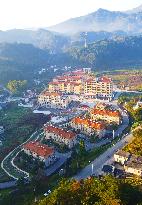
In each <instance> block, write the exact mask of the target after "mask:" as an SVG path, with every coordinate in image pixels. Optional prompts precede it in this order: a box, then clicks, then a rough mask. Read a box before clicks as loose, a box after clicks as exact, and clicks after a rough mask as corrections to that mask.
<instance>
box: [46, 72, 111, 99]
mask: <svg viewBox="0 0 142 205" xmlns="http://www.w3.org/2000/svg"><path fill="white" fill-rule="evenodd" d="M48 89H49V91H50V92H54V91H60V92H63V93H74V94H84V96H85V97H87V96H89V97H91V98H96V97H99V98H105V99H110V100H111V99H112V97H113V83H112V80H111V79H110V78H108V77H101V78H96V77H95V76H94V75H93V74H92V73H91V72H87V71H83V70H78V71H73V72H69V73H66V75H63V76H57V77H56V78H54V79H53V81H52V82H50V83H49V88H48Z"/></svg>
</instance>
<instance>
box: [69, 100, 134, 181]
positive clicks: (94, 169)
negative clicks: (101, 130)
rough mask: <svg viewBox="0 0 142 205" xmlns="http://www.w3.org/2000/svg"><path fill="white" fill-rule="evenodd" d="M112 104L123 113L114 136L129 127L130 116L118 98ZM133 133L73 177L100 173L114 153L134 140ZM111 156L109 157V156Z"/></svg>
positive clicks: (79, 177) (77, 177) (85, 176)
mask: <svg viewBox="0 0 142 205" xmlns="http://www.w3.org/2000/svg"><path fill="white" fill-rule="evenodd" d="M111 104H113V105H115V106H116V107H117V108H118V109H119V110H120V112H121V114H122V124H121V126H119V128H118V129H117V131H116V132H115V134H114V137H115V138H116V137H117V136H119V135H121V134H122V132H123V131H124V130H125V129H126V128H127V127H128V124H129V117H128V115H127V113H126V112H125V111H124V110H121V109H120V108H119V107H118V105H117V100H115V101H113V102H112V103H111ZM132 137H133V136H132V134H129V135H127V136H125V137H124V138H122V139H121V140H120V141H118V142H117V143H116V144H115V145H114V146H113V147H111V148H109V149H108V150H107V151H106V152H104V153H103V154H102V155H100V156H99V157H98V158H97V159H95V160H94V161H93V162H91V164H89V165H88V166H86V167H85V168H84V169H83V170H81V172H79V173H78V174H77V175H76V176H74V177H73V178H75V179H83V178H87V177H88V176H90V175H92V174H95V175H98V174H100V172H101V169H102V167H103V165H104V164H106V163H107V161H108V160H109V159H110V158H112V157H113V155H114V153H115V152H116V151H117V150H118V149H121V148H122V147H124V145H126V143H129V142H130V141H131V140H132ZM108 156H109V157H108Z"/></svg>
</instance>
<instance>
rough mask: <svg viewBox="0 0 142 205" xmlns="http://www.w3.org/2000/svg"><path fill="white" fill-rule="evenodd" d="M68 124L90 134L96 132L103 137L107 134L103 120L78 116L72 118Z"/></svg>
mask: <svg viewBox="0 0 142 205" xmlns="http://www.w3.org/2000/svg"><path fill="white" fill-rule="evenodd" d="M68 125H70V126H71V127H73V128H74V129H75V130H80V131H81V132H82V133H84V134H87V135H89V136H91V135H93V134H96V135H97V136H98V137H99V138H102V137H104V135H105V134H106V130H105V125H104V123H103V122H96V121H93V120H91V119H89V118H81V117H76V118H74V119H72V120H71V121H70V122H69V123H68Z"/></svg>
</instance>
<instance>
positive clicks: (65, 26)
mask: <svg viewBox="0 0 142 205" xmlns="http://www.w3.org/2000/svg"><path fill="white" fill-rule="evenodd" d="M141 25H142V6H139V7H137V8H135V9H133V10H130V11H126V12H120V11H108V10H106V9H98V10H97V11H95V12H93V13H90V14H88V15H85V16H81V17H77V18H72V19H69V20H67V21H65V22H62V23H60V24H57V25H55V26H51V27H49V28H48V30H51V31H56V32H59V33H66V34H68V35H69V34H74V33H76V32H82V31H95V32H96V31H97V32H99V31H107V32H114V31H118V30H120V31H123V32H127V33H129V34H136V33H141V32H142V26H141Z"/></svg>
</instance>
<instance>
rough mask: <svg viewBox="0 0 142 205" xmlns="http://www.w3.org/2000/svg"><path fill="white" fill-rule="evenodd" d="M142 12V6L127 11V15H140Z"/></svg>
mask: <svg viewBox="0 0 142 205" xmlns="http://www.w3.org/2000/svg"><path fill="white" fill-rule="evenodd" d="M139 12H142V4H141V5H140V6H138V7H136V8H134V9H131V10H128V11H126V13H129V14H132V13H139Z"/></svg>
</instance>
